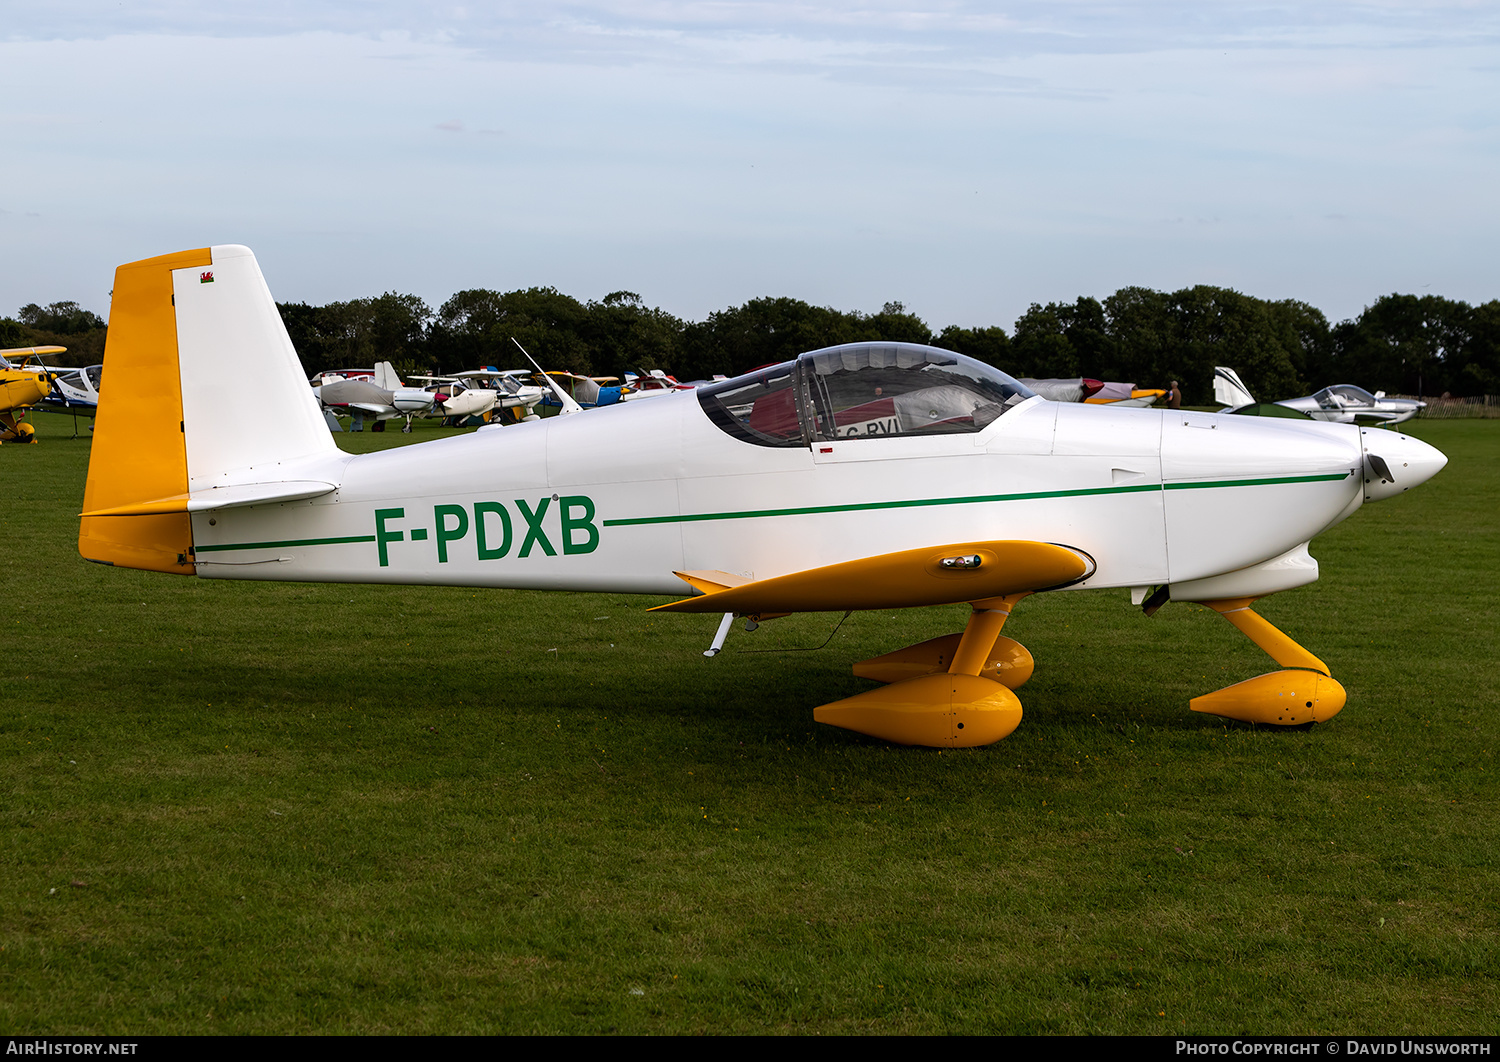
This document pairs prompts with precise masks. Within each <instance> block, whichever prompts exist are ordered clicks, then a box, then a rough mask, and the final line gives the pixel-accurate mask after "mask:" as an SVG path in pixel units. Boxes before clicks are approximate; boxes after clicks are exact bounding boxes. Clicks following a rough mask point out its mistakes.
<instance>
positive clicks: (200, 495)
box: [82, 479, 337, 516]
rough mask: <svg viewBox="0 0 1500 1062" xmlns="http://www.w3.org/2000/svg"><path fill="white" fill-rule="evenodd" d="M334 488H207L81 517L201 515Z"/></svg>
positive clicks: (306, 483) (311, 483)
mask: <svg viewBox="0 0 1500 1062" xmlns="http://www.w3.org/2000/svg"><path fill="white" fill-rule="evenodd" d="M336 489H337V487H336V485H335V484H332V483H327V482H324V481H323V480H317V479H303V480H288V481H285V482H282V483H242V484H239V485H238V486H233V487H209V488H208V489H206V490H195V491H193V492H191V493H190V494H177V495H173V496H172V497H169V498H157V499H156V500H155V501H147V502H137V503H135V504H132V505H118V506H115V507H114V508H113V509H98V510H95V511H93V512H87V513H83V514H82V515H84V516H155V515H158V514H161V513H202V512H208V511H209V510H210V509H237V508H241V507H243V506H247V505H272V504H275V503H277V502H294V501H305V500H307V499H308V498H318V497H321V496H322V495H324V494H328V493H330V492H332V491H334V490H336Z"/></svg>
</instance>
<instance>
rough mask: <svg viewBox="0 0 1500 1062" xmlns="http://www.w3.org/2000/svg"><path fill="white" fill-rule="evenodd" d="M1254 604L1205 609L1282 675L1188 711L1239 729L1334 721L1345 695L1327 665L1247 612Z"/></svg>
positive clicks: (1231, 602) (1238, 687) (1216, 604)
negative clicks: (1234, 723) (1224, 720)
mask: <svg viewBox="0 0 1500 1062" xmlns="http://www.w3.org/2000/svg"><path fill="white" fill-rule="evenodd" d="M1255 601H1256V598H1253V597H1239V598H1228V599H1225V600H1220V601H1205V602H1204V604H1206V605H1207V606H1208V607H1209V608H1211V609H1213V610H1214V611H1215V612H1217V613H1218V614H1219V615H1221V616H1223V617H1224V618H1225V619H1226V620H1228V621H1229V622H1230V623H1232V624H1234V625H1235V627H1237V628H1238V629H1239V630H1240V632H1241V633H1242V634H1244V635H1245V637H1247V638H1249V639H1250V640H1251V641H1252V642H1254V643H1255V644H1256V645H1258V646H1260V648H1262V649H1263V650H1265V652H1266V655H1268V656H1269V657H1270V658H1271V659H1272V660H1275V661H1276V662H1277V663H1278V664H1280V665H1281V666H1282V667H1283V668H1285V669H1286V670H1283V671H1273V672H1270V673H1268V674H1265V675H1259V676H1257V677H1255V678H1253V679H1246V680H1245V681H1244V682H1237V683H1235V684H1234V685H1233V686H1226V687H1225V688H1224V689H1222V690H1216V691H1214V692H1213V693H1206V694H1204V695H1203V696H1201V697H1194V698H1193V700H1192V702H1191V703H1190V704H1189V707H1190V708H1192V710H1193V711H1195V712H1205V713H1207V714H1209V715H1221V716H1224V717H1225V718H1228V719H1237V720H1239V721H1240V722H1242V723H1265V724H1269V725H1272V726H1300V725H1302V724H1304V723H1321V722H1325V721H1327V720H1329V719H1332V718H1333V717H1334V716H1336V715H1338V714H1339V711H1340V710H1341V709H1342V708H1343V707H1344V702H1345V701H1346V699H1347V694H1346V693H1345V691H1344V687H1343V686H1342V685H1341V684H1340V683H1339V682H1338V681H1337V680H1336V679H1335V678H1333V676H1332V675H1330V674H1329V670H1328V665H1327V664H1325V663H1324V662H1323V661H1322V660H1320V659H1319V658H1318V657H1316V656H1314V655H1313V654H1312V653H1310V652H1308V651H1307V650H1306V649H1305V648H1303V647H1302V646H1301V645H1299V644H1298V643H1297V642H1295V641H1293V640H1292V639H1291V638H1290V637H1288V636H1287V634H1286V632H1285V631H1282V630H1281V629H1280V628H1278V627H1277V626H1276V625H1275V624H1273V623H1271V622H1270V621H1269V620H1267V619H1266V618H1265V617H1264V616H1261V615H1260V614H1258V613H1256V612H1254V611H1252V610H1251V608H1250V606H1251V604H1253V603H1254V602H1255Z"/></svg>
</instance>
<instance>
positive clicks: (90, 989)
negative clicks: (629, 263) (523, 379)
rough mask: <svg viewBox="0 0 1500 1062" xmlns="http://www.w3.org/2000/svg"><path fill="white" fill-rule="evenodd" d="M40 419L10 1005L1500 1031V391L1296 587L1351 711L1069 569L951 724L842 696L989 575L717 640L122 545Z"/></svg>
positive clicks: (269, 1019)
mask: <svg viewBox="0 0 1500 1062" xmlns="http://www.w3.org/2000/svg"><path fill="white" fill-rule="evenodd" d="M35 419H36V420H37V422H38V423H39V425H40V427H39V432H40V435H41V442H40V444H39V445H36V446H24V447H23V446H4V447H0V487H3V495H4V499H5V501H4V508H3V511H0V528H3V535H4V540H5V543H6V550H5V553H4V559H3V562H0V563H3V565H4V583H3V585H4V589H5V608H4V611H3V617H4V627H5V630H4V643H3V644H4V656H3V659H4V666H3V669H0V695H3V700H0V704H3V714H0V764H3V768H0V823H3V826H0V829H3V850H0V1027H3V1028H4V1029H6V1030H7V1031H9V1032H12V1033H17V1034H20V1033H26V1034H40V1033H89V1032H92V1033H104V1032H111V1033H119V1034H152V1033H157V1034H171V1033H306V1032H338V1033H439V1032H462V1033H507V1032H513V1033H549V1032H626V1033H652V1032H659V1033H689V1032H722V1033H731V1032H733V1033H745V1032H761V1031H764V1032H794V1033H864V1032H869V1033H943V1032H948V1033H1125V1034H1130V1033H1143V1034H1163V1033H1166V1034H1172V1033H1184V1032H1186V1033H1225V1034H1230V1033H1236V1034H1237V1033H1330V1034H1331V1033H1349V1034H1353V1033H1396V1032H1409V1033H1445V1034H1460V1033H1464V1034H1492V1033H1493V1032H1494V1031H1495V1029H1496V1026H1497V1019H1500V953H1497V939H1500V933H1497V931H1500V903H1497V901H1500V896H1497V891H1500V890H1497V886H1500V872H1497V859H1496V834H1497V825H1500V818H1497V798H1496V785H1495V777H1496V773H1497V771H1500V763H1497V758H1496V750H1497V747H1500V721H1497V705H1500V696H1497V678H1496V673H1497V652H1496V641H1495V637H1496V636H1495V631H1496V626H1497V616H1496V601H1497V596H1500V595H1497V590H1500V587H1497V581H1500V580H1497V574H1496V568H1497V564H1496V562H1497V560H1500V536H1497V530H1500V424H1497V423H1496V422H1494V421H1441V422H1432V423H1420V422H1419V423H1417V424H1415V425H1413V426H1411V427H1412V428H1413V432H1412V433H1413V434H1416V435H1419V436H1421V437H1423V438H1425V439H1427V440H1428V441H1430V442H1432V443H1434V444H1436V445H1437V446H1439V447H1440V448H1441V449H1443V450H1444V451H1445V452H1446V453H1447V454H1448V455H1449V457H1450V459H1451V463H1450V464H1449V466H1448V468H1447V470H1446V471H1444V472H1443V473H1442V474H1440V475H1439V476H1438V477H1437V478H1436V479H1435V480H1433V481H1432V482H1430V483H1429V484H1427V485H1425V486H1423V487H1422V488H1420V489H1419V490H1417V491H1415V492H1413V493H1412V494H1411V495H1408V496H1405V497H1402V498H1398V499H1395V500H1392V501H1388V502H1383V503H1381V504H1379V505H1371V506H1369V507H1367V508H1365V509H1364V510H1362V511H1361V512H1359V513H1357V514H1356V515H1355V516H1354V517H1353V518H1352V519H1350V520H1349V521H1348V522H1346V523H1345V524H1343V525H1341V526H1340V527H1338V528H1335V529H1334V530H1333V531H1331V532H1329V533H1328V534H1327V535H1325V536H1323V537H1322V538H1320V539H1318V540H1317V541H1316V542H1314V544H1313V552H1314V554H1315V555H1316V556H1317V557H1318V558H1319V560H1320V562H1321V564H1322V570H1323V577H1322V579H1321V580H1320V581H1319V582H1318V583H1316V584H1314V585H1313V586H1311V587H1306V588H1303V589H1300V590H1296V591H1291V592H1288V593H1285V594H1282V595H1279V596H1277V597H1273V598H1270V599H1268V600H1266V601H1265V602H1263V604H1262V607H1261V611H1262V612H1263V613H1264V614H1265V615H1266V616H1267V617H1268V618H1270V619H1271V620H1272V621H1273V622H1275V623H1277V624H1279V625H1281V626H1283V627H1284V628H1285V629H1286V630H1287V631H1288V633H1290V634H1291V635H1293V636H1294V637H1296V638H1298V639H1299V640H1301V641H1302V642H1304V644H1306V645H1307V646H1308V647H1309V648H1310V649H1312V650H1313V651H1314V652H1315V653H1317V654H1318V655H1320V656H1322V657H1323V658H1324V659H1325V660H1327V661H1328V662H1329V664H1330V665H1331V667H1332V669H1333V672H1334V675H1335V676H1336V677H1337V678H1338V679H1340V681H1342V682H1343V683H1344V685H1345V686H1346V687H1347V689H1348V691H1349V705H1348V707H1347V708H1346V709H1345V710H1344V712H1343V714H1342V715H1340V716H1339V717H1338V718H1337V719H1335V720H1333V721H1332V722H1329V723H1326V724H1323V725H1320V726H1317V727H1315V728H1313V729H1311V730H1294V731H1271V730H1265V729H1259V730H1257V729H1253V728H1251V727H1248V726H1242V725H1239V724H1234V723H1226V722H1224V721H1221V720H1217V719H1215V718H1212V717H1206V716H1200V715H1196V714H1194V713H1191V712H1189V711H1188V708H1187V702H1188V700H1189V698H1190V697H1192V696H1194V695H1196V694H1198V693H1203V692H1207V691H1209V690H1212V689H1216V688H1218V687H1220V686H1223V685H1226V684H1228V683H1229V682H1233V681H1237V680H1239V679H1242V678H1248V677H1250V676H1252V675H1255V674H1259V673H1261V672H1263V671H1268V670H1272V669H1273V666H1272V665H1271V664H1270V662H1269V661H1268V660H1267V659H1266V658H1265V657H1264V656H1263V655H1262V654H1260V652H1259V651H1258V650H1257V649H1255V648H1254V647H1253V646H1252V645H1251V644H1250V643H1249V642H1248V641H1247V640H1246V639H1245V638H1243V637H1242V636H1241V635H1239V634H1238V633H1237V632H1236V631H1234V630H1233V628H1231V627H1230V626H1229V624H1227V623H1225V622H1224V621H1223V620H1222V619H1220V618H1219V617H1217V616H1215V615H1213V614H1212V613H1211V612H1209V611H1207V610H1205V609H1203V608H1202V607H1199V606H1194V605H1185V604H1176V603H1174V604H1170V605H1168V606H1167V607H1166V608H1164V609H1163V610H1162V611H1161V612H1159V613H1158V614H1157V615H1156V616H1155V617H1154V618H1151V619H1146V618H1144V617H1143V616H1142V615H1141V613H1140V611H1139V609H1133V608H1131V607H1130V604H1129V600H1128V597H1127V595H1126V593H1125V592H1124V591H1098V592H1094V591H1088V592H1077V593H1060V594H1052V595H1043V596H1040V597H1036V598H1032V599H1029V600H1028V601H1026V602H1025V603H1024V604H1023V605H1022V606H1021V608H1020V609H1019V610H1018V611H1017V613H1016V615H1015V617H1014V619H1012V621H1011V623H1010V624H1009V625H1008V626H1007V628H1006V634H1008V635H1012V636H1014V637H1016V638H1017V639H1019V640H1021V641H1022V642H1024V643H1025V644H1026V645H1027V646H1028V647H1029V648H1030V649H1031V650H1032V652H1033V653H1034V654H1035V656H1036V659H1037V674H1036V677H1035V678H1034V679H1033V680H1032V681H1031V683H1030V684H1029V685H1027V686H1026V687H1024V688H1023V689H1022V690H1021V691H1020V697H1021V700H1022V703H1023V704H1024V705H1025V710H1026V716H1025V719H1024V720H1023V722H1022V723H1021V726H1020V728H1019V729H1018V730H1017V731H1016V732H1015V734H1014V735H1013V736H1011V737H1010V738H1008V739H1006V740H1005V741H1003V742H1000V743H999V744H996V745H994V746H991V747H989V748H985V749H976V750H963V751H945V752H938V751H935V750H920V749H905V748H898V747H893V746H889V745H885V744H883V743H881V742H878V741H873V740H870V739H867V738H863V737H861V736H859V735H856V734H852V733H848V732H844V731H839V730H835V729H831V728H827V727H822V726H819V725H818V724H816V723H814V722H813V721H812V716H811V710H812V708H813V706H815V705H817V704H820V703H823V702H826V701H829V700H832V699H835V698H838V697H843V696H847V695H849V694H851V693H855V692H858V691H859V690H861V689H865V688H868V687H869V685H870V684H869V683H865V682H862V681H861V680H858V679H855V678H854V677H853V676H852V675H851V674H850V672H849V665H850V663H851V662H853V661H854V660H857V659H860V658H862V657H866V656H872V655H875V654H877V653H881V652H886V651H889V650H891V649H895V648H898V647H900V646H902V645H906V644H909V643H911V642H915V641H918V640H920V639H923V638H927V637H931V636H933V635H936V634H941V633H947V632H949V631H952V630H958V629H960V627H961V626H962V622H963V618H964V615H965V613H966V611H967V609H966V608H965V607H956V608H939V609H928V610H922V611H914V612H903V613H874V614H856V615H854V616H852V617H851V618H850V619H849V620H848V622H846V623H845V624H844V625H843V626H842V627H841V628H840V629H839V630H838V632H837V633H836V634H835V635H834V637H833V639H832V641H831V642H830V643H829V645H828V646H827V647H826V648H824V649H822V650H821V651H813V652H796V651H791V650H794V649H799V648H804V647H809V646H816V645H818V644H819V643H821V642H822V641H823V640H824V639H825V638H826V637H827V636H828V634H829V632H830V630H832V628H833V626H834V624H835V623H836V622H837V619H838V617H837V616H802V617H792V618H789V619H785V620H778V621H776V622H774V623H769V624H766V625H765V626H763V627H762V628H761V630H760V631H758V632H757V633H755V634H753V635H746V634H744V633H742V632H739V631H736V632H735V633H734V634H732V635H731V636H730V641H729V643H728V646H727V648H726V651H725V652H724V653H723V654H721V655H720V656H719V657H718V658H716V659H713V660H707V659H705V658H704V657H703V656H702V655H701V654H702V650H703V649H704V648H705V647H706V646H707V644H708V641H709V639H710V638H711V636H712V634H713V629H714V626H715V618H714V617H706V616H700V617H682V616H659V615H658V616H650V615H648V614H647V613H646V612H645V609H646V608H647V607H648V606H649V605H651V604H655V603H657V600H658V599H651V600H648V599H637V598H630V597H625V596H620V595H610V594H604V595H586V594H552V595H547V594H537V593H523V592H511V591H470V590H454V589H447V588H442V589H435V588H392V587H365V586H318V585H296V584H285V585H281V584H264V583H260V584H251V583H238V584H237V583H228V582H211V581H207V580H194V579H187V578H175V577H171V576H165V575H153V574H149V573H141V572H132V571H125V570H115V569H110V568H106V567H102V566H98V565H91V564H88V563H86V562H84V561H82V560H81V559H80V558H79V556H78V554H77V552H76V547H75V543H76V534H77V521H76V514H77V512H78V507H79V502H80V500H81V498H82V492H83V480H84V475H85V471H86V466H87V461H88V448H89V443H88V440H87V438H81V439H77V440H74V439H71V438H69V436H70V434H71V432H72V425H71V422H70V421H67V420H64V419H62V418H57V417H47V416H38V417H37V418H35ZM440 431H441V429H436V428H432V427H429V426H427V425H422V426H421V427H420V428H419V430H418V432H417V434H416V435H415V436H414V438H415V439H417V440H421V439H423V438H430V437H433V436H435V435H436V434H438V433H439V432H440ZM407 438H412V437H407ZM407 438H403V437H402V436H401V435H400V434H398V433H386V434H384V435H372V434H364V435H361V436H340V440H341V443H342V444H344V445H346V446H347V447H350V448H354V447H361V448H374V447H377V446H384V445H396V444H399V443H401V442H404V441H407ZM750 649H755V650H772V651H771V652H757V653H748V652H744V650H750Z"/></svg>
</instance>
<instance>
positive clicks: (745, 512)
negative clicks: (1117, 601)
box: [604, 472, 1352, 527]
mask: <svg viewBox="0 0 1500 1062" xmlns="http://www.w3.org/2000/svg"><path fill="white" fill-rule="evenodd" d="M1351 474H1352V473H1349V472H1338V473H1333V474H1331V475H1321V476H1275V477H1271V478H1266V479H1222V480H1215V481H1213V482H1210V483H1168V484H1165V485H1163V484H1160V483H1144V484H1139V485H1135V486H1128V487H1090V488H1085V489H1081V490H1043V491H1033V492H1030V493H1025V494H973V495H969V496H967V497H959V498H918V499H915V500H912V501H887V502H858V503H855V504H853V505H808V506H802V507H799V508H795V509H740V510H737V511H731V512H723V513H686V514H684V515H682V516H633V517H626V518H624V519H619V520H605V521H604V526H605V527H634V526H639V525H641V524H689V523H696V522H698V521H700V520H753V519H756V518H758V517H762V516H809V515H815V514H818V513H857V512H866V511H869V510H871V509H912V508H918V507H921V506H927V505H976V504H983V503H985V502H1010V501H1033V500H1036V499H1039V498H1080V497H1088V496H1091V495H1098V494H1139V493H1141V492H1144V491H1159V490H1164V489H1165V490H1205V489H1208V488H1210V487H1264V486H1272V485H1276V484H1283V483H1322V482H1328V481H1336V480H1342V479H1348V478H1349V476H1350V475H1351Z"/></svg>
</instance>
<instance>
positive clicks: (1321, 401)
mask: <svg viewBox="0 0 1500 1062" xmlns="http://www.w3.org/2000/svg"><path fill="white" fill-rule="evenodd" d="M1214 401H1215V402H1218V403H1219V404H1221V405H1223V406H1225V407H1226V408H1224V409H1222V410H1220V411H1219V412H1221V413H1251V412H1256V413H1262V414H1263V413H1264V412H1265V407H1266V403H1257V402H1256V401H1255V399H1254V398H1253V397H1252V396H1251V394H1250V389H1249V388H1248V387H1246V386H1245V382H1244V381H1243V380H1241V379H1240V374H1239V373H1237V372H1235V371H1234V370H1233V369H1231V368H1229V367H1228V366H1225V365H1216V366H1215V367H1214ZM1270 404H1272V405H1278V406H1281V407H1283V408H1285V409H1290V410H1293V411H1295V412H1297V413H1301V414H1302V415H1304V416H1306V417H1310V418H1312V419H1313V420H1325V421H1334V422H1336V423H1339V424H1400V423H1402V422H1403V421H1408V420H1411V419H1412V418H1413V417H1415V416H1416V415H1417V414H1418V413H1420V412H1422V410H1424V409H1426V408H1427V403H1426V402H1419V401H1418V400H1417V399H1415V398H1387V397H1386V396H1385V392H1384V391H1377V392H1376V393H1375V394H1373V395H1372V394H1370V392H1369V391H1366V390H1365V389H1364V388H1363V387H1355V386H1354V385H1353V384H1334V385H1332V386H1331V387H1325V388H1323V390H1321V391H1318V392H1317V393H1315V394H1311V395H1307V396H1306V397H1304V398H1284V399H1282V400H1281V401H1280V402H1275V403H1270Z"/></svg>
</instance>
